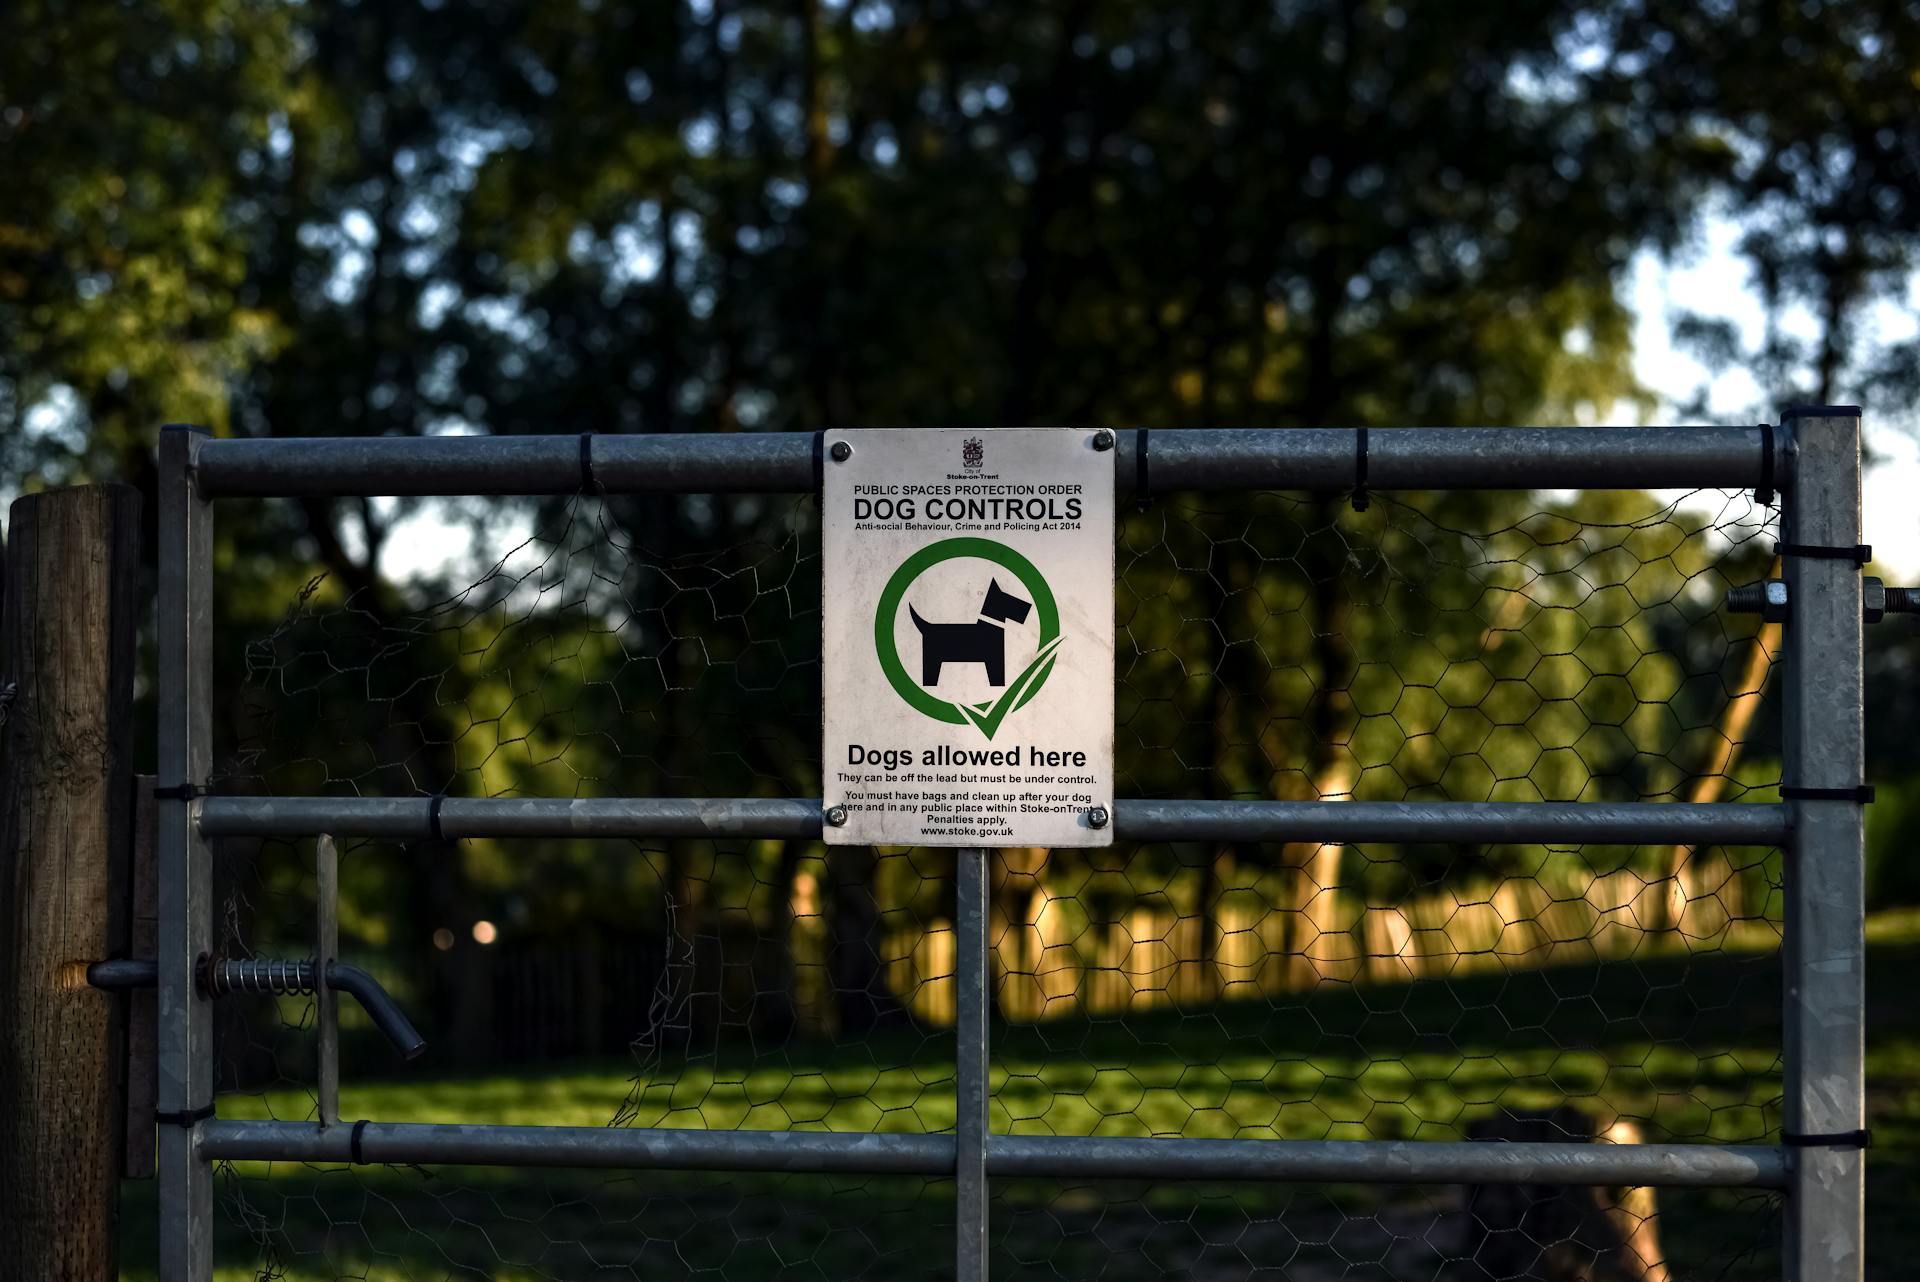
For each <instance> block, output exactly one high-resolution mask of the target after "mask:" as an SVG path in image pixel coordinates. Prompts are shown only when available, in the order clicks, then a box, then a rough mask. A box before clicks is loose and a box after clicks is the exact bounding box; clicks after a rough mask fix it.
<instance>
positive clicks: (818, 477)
mask: <svg viewBox="0 0 1920 1282" xmlns="http://www.w3.org/2000/svg"><path fill="white" fill-rule="evenodd" d="M826 488H827V434H826V433H825V432H815V433H814V434H813V493H814V496H815V497H816V498H817V497H819V496H820V495H822V494H824V493H825V492H826Z"/></svg>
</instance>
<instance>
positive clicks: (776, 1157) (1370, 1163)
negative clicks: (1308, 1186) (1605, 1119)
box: [200, 1121, 1786, 1188]
mask: <svg viewBox="0 0 1920 1282" xmlns="http://www.w3.org/2000/svg"><path fill="white" fill-rule="evenodd" d="M355 1129H356V1128H353V1127H346V1126H330V1127H324V1128H323V1127H321V1126H319V1125H318V1124H316V1123H310V1122H254V1121H215V1122H209V1123H208V1124H207V1125H206V1126H205V1127H204V1128H202V1131H201V1142H200V1153H201V1156H202V1157H205V1158H207V1159H209V1160H214V1161H256V1162H260V1161H294V1162H348V1161H351V1160H352V1158H353V1150H352V1138H351V1137H352V1132H353V1131H354V1130H355ZM357 1129H358V1131H359V1134H360V1156H361V1158H362V1160H363V1161H365V1162H369V1163H395V1164H414V1163H418V1164H423V1165H430V1164H445V1165H464V1166H560V1167H582V1168H600V1169H620V1170H649V1169H651V1170H697V1171H806V1172H845V1173H859V1174H874V1175H933V1176H947V1175H951V1174H953V1170H954V1161H955V1149H954V1140H953V1136H951V1135H847V1134H840V1133H821V1132H817V1131H694V1130H656V1129H647V1128H637V1127H636V1128H626V1127H598V1126H591V1127H590V1126H483V1125H465V1126H461V1125H455V1126H448V1125H424V1124H418V1123H411V1122H369V1123H367V1124H366V1125H365V1126H362V1127H358V1128H357ZM986 1163H987V1173H988V1174H989V1175H993V1176H1025V1177H1029V1178H1045V1179H1184V1180H1231V1181H1242V1180H1246V1181H1251V1180H1262V1181H1274V1182H1282V1183H1285V1182H1313V1183H1321V1182H1343V1183H1371V1184H1575V1185H1582V1184H1585V1185H1655V1186H1663V1187H1680V1186H1691V1187H1700V1188H1778V1187H1781V1186H1782V1185H1783V1184H1784V1183H1785V1181H1786V1159H1785V1155H1784V1154H1783V1153H1782V1151H1781V1150H1780V1149H1777V1148H1761V1147H1749V1146H1734V1145H1718V1144H1576V1143H1566V1144H1518V1143H1501V1142H1497V1141H1458V1140H1429V1141H1400V1140H1394V1141H1387V1140H1255V1139H1247V1140H1183V1139H1091V1138H1086V1137H1081V1136H1057V1137H1056V1136H1031V1135H992V1136H989V1137H988V1138H987V1157H986Z"/></svg>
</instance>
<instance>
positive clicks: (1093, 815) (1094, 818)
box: [1087, 806, 1112, 828]
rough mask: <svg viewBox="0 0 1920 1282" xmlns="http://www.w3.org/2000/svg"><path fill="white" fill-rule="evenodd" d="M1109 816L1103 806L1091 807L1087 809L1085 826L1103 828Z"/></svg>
mask: <svg viewBox="0 0 1920 1282" xmlns="http://www.w3.org/2000/svg"><path fill="white" fill-rule="evenodd" d="M1111 818H1112V816H1111V815H1109V814H1108V813H1107V808H1106V807H1105V806H1095V807H1094V808H1093V809H1091V810H1089V811H1087V827H1089V828H1104V827H1106V826H1107V820H1109V819H1111Z"/></svg>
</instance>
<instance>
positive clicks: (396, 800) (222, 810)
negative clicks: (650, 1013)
mask: <svg viewBox="0 0 1920 1282" xmlns="http://www.w3.org/2000/svg"><path fill="white" fill-rule="evenodd" d="M200 831H201V832H202V833H203V834H205V835H206V836H209V837H300V836H308V835H311V834H314V833H323V832H325V833H333V834H335V835H337V836H347V837H383V838H387V839H390V840H402V841H404V840H418V839H423V838H427V837H432V836H435V835H438V836H442V837H449V838H454V837H650V838H674V837H714V838H719V837H737V838H770V839H783V840H796V841H798V840H807V839H810V838H813V837H817V836H819V835H820V802H819V801H818V800H817V799H815V798H810V797H809V798H785V799H780V798H759V797H741V798H733V799H718V798H715V799H707V800H698V799H691V800H690V799H680V798H660V797H597V798H588V799H583V800H575V801H569V800H565V799H557V798H545V797H448V798H446V799H445V800H444V801H442V802H441V805H440V830H439V833H438V834H436V833H435V832H434V827H433V799H432V798H430V797H207V798H205V799H204V800H202V801H201V803H200ZM1114 831H1115V834H1116V835H1117V836H1120V837H1124V838H1126V839H1128V840H1131V841H1212V840H1236V841H1274V842H1292V841H1352V842H1365V841H1377V842H1396V843H1409V842H1470V843H1491V842H1551V843H1556V844H1565V845H1586V844H1608V843H1612V844H1632V843H1642V842H1660V843H1673V844H1686V845H1708V844H1713V845H1745V846H1777V845H1780V844H1782V843H1784V842H1785V841H1786V840H1787V836H1788V833H1789V828H1788V811H1787V808H1786V807H1785V806H1781V805H1776V804H1746V803H1693V802H1539V801H1513V802H1493V801H1139V800H1122V801H1118V802H1116V803H1115V804H1114Z"/></svg>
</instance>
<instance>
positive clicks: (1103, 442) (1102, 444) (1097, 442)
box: [1093, 427, 1114, 450]
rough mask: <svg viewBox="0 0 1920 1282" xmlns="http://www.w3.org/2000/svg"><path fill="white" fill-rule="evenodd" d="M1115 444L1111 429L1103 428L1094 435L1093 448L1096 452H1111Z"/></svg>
mask: <svg viewBox="0 0 1920 1282" xmlns="http://www.w3.org/2000/svg"><path fill="white" fill-rule="evenodd" d="M1113 442H1114V436H1113V430H1112V429H1111V428H1106V427H1103V428H1101V429H1100V430H1099V431H1097V432H1095V433H1094V434H1093V448H1094V449H1096V450H1110V449H1112V448H1113Z"/></svg>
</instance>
